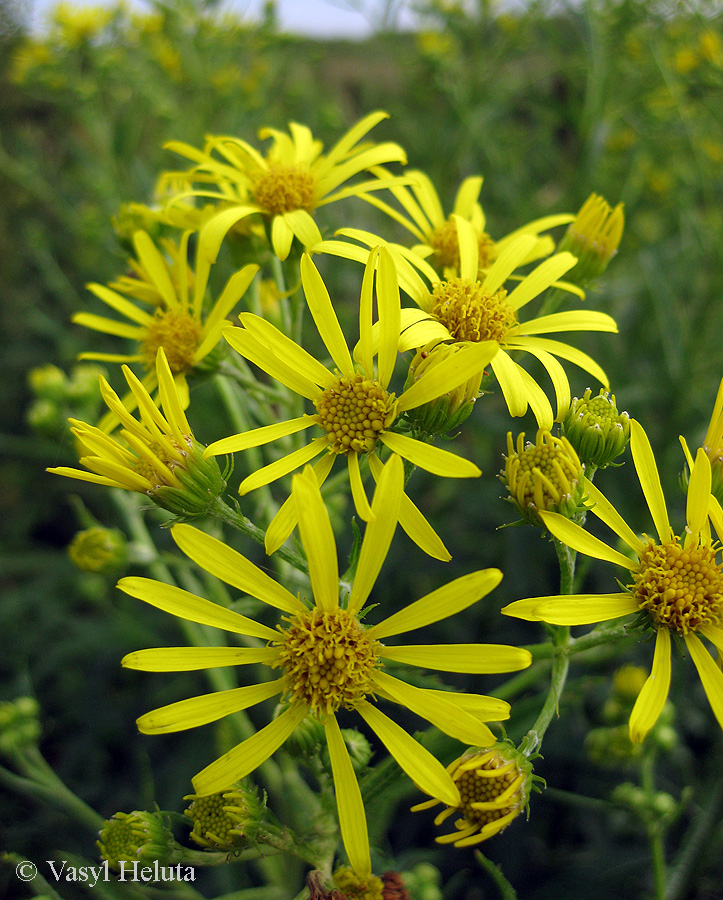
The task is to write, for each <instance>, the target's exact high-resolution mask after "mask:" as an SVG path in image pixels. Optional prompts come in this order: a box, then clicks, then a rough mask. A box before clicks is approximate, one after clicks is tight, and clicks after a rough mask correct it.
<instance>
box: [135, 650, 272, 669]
mask: <svg viewBox="0 0 723 900" xmlns="http://www.w3.org/2000/svg"><path fill="white" fill-rule="evenodd" d="M278 656H279V652H278V650H276V649H274V648H273V647H152V648H151V649H149V650H134V651H133V652H132V653H127V654H126V655H125V656H124V657H123V659H122V660H121V665H122V666H124V667H125V668H126V669H138V670H140V671H141V672H195V671H197V670H199V669H217V668H220V667H221V666H247V665H250V664H253V663H264V664H266V665H271V663H272V662H273V661H274V660H276V659H278Z"/></svg>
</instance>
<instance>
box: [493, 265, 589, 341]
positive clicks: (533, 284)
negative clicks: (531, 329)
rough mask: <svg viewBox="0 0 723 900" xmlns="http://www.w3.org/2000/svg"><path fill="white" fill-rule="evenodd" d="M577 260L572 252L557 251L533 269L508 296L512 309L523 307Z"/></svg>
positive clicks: (568, 269)
mask: <svg viewBox="0 0 723 900" xmlns="http://www.w3.org/2000/svg"><path fill="white" fill-rule="evenodd" d="M576 262H577V259H575V257H574V256H573V255H572V254H571V253H556V254H555V255H554V256H551V257H550V258H549V259H546V260H545V261H544V262H543V263H541V264H540V265H539V266H537V268H536V269H533V270H532V272H530V274H529V275H527V276H526V277H525V278H524V279H523V280H522V281H521V282H520V284H519V285H518V286H517V287H516V288H515V289H514V291H512V293H511V294H510V295H509V296H508V298H507V302H508V303H509V304H510V306H511V307H512V309H521V308H522V307H523V306H524V305H525V304H526V303H529V302H530V300H533V299H534V298H535V297H537V296H538V294H541V293H542V292H543V291H546V290H547V289H548V288H549V287H550V285H551V284H552V283H553V282H554V281H557V279H558V278H560V277H561V276H562V275H564V274H565V272H569V271H570V269H571V268H572V267H573V266H574V265H575V263H576ZM523 328H524V326H523Z"/></svg>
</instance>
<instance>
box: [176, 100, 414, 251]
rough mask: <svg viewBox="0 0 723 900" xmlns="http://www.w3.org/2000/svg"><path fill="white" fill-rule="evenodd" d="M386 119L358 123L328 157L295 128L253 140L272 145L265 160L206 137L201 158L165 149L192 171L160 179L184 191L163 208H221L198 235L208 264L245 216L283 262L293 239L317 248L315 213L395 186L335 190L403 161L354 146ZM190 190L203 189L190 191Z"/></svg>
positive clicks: (188, 149) (229, 141)
mask: <svg viewBox="0 0 723 900" xmlns="http://www.w3.org/2000/svg"><path fill="white" fill-rule="evenodd" d="M386 118H387V114H386V113H384V112H374V113H370V114H369V115H368V116H365V117H364V118H363V119H362V120H361V121H359V122H357V124H356V125H354V126H353V128H351V129H349V131H347V133H346V134H345V135H344V136H343V137H342V138H341V139H340V140H339V141H338V142H337V143H336V144H335V145H334V146H333V147H332V148H331V150H330V151H329V152H328V153H327V154H323V153H322V149H323V144H322V143H321V141H319V140H315V139H314V137H313V135H312V133H311V131H310V130H309V128H307V127H306V126H305V125H300V124H298V123H297V122H291V123H290V124H289V131H290V134H285V133H284V132H281V131H277V130H276V129H274V128H263V129H262V130H261V131H260V132H259V137H260V138H261V139H262V140H264V139H266V138H272V139H273V145H272V147H271V149H270V150H269V151H268V153H267V154H266V156H263V155H262V154H261V153H259V151H258V150H256V149H255V148H254V147H252V146H251V145H250V144H248V143H247V142H246V141H242V140H241V139H240V138H235V137H210V138H208V139H207V141H206V144H205V146H204V148H203V150H198V149H197V148H196V147H192V146H190V145H189V144H184V143H181V142H179V141H171V142H170V143H169V144H167V145H166V147H167V149H169V150H173V151H175V152H176V153H179V154H180V155H181V156H185V157H187V158H188V159H191V160H193V161H194V162H195V163H196V165H195V166H194V167H193V168H192V169H190V170H189V171H188V172H171V173H168V174H167V175H166V178H171V179H175V180H179V179H181V180H184V181H185V182H186V183H187V185H188V187H187V188H186V189H185V190H182V191H181V192H180V193H178V194H177V195H176V197H175V198H172V199H171V200H170V206H173V205H174V203H176V202H177V201H179V200H183V199H185V198H187V197H191V196H193V197H210V198H213V199H214V200H216V201H217V202H218V203H219V206H222V207H224V208H223V209H222V210H221V211H220V212H219V214H218V215H217V216H216V217H215V218H214V219H213V220H212V221H211V222H209V223H208V224H207V225H206V226H205V227H204V234H205V235H206V237H207V238H208V240H209V251H208V252H209V254H210V256H211V258H212V259H215V258H216V254H217V253H218V250H219V248H220V246H221V242H222V241H223V239H224V237H225V235H226V234H227V232H228V231H229V230H230V229H231V228H233V227H234V226H236V225H237V224H238V223H239V222H241V221H242V220H244V219H247V218H248V217H250V216H261V217H262V218H263V219H264V220H265V221H266V222H268V223H269V226H270V229H271V243H272V245H273V248H274V253H276V255H277V256H278V257H279V259H286V257H287V256H288V255H289V251H290V249H291V244H292V242H293V240H294V237H295V236H296V237H297V238H298V239H299V240H300V241H301V243H302V244H303V245H304V247H307V248H311V247H313V246H314V245H315V244H317V243H319V241H321V233H320V232H319V228H318V226H317V224H316V222H315V221H314V217H313V213H314V211H315V210H316V209H318V208H319V207H321V206H326V205H328V204H329V203H334V202H336V201H337V200H344V199H345V198H347V197H354V196H357V195H359V194H364V193H366V192H367V191H374V190H380V189H381V188H384V187H388V186H389V185H390V184H396V183H397V182H398V181H399V179H398V178H393V177H389V178H377V177H375V178H373V179H371V180H367V181H363V182H361V183H359V184H354V185H351V186H347V187H342V185H343V184H344V183H345V182H347V181H349V179H350V178H353V177H354V176H355V175H359V174H360V173H361V172H364V171H368V170H369V169H371V168H373V167H374V166H377V165H380V164H382V163H387V162H402V163H404V162H405V161H406V154H405V153H404V151H403V150H402V148H401V147H399V145H398V144H393V143H383V144H371V145H370V144H359V141H360V140H361V139H362V138H363V137H364V136H365V135H366V134H367V132H369V131H370V130H371V129H372V128H373V127H374V126H375V125H377V124H378V123H379V122H381V121H382V120H383V119H386ZM197 184H198V185H202V186H201V187H195V185H197ZM204 185H208V187H205V186H204Z"/></svg>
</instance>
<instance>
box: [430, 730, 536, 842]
mask: <svg viewBox="0 0 723 900" xmlns="http://www.w3.org/2000/svg"><path fill="white" fill-rule="evenodd" d="M447 771H448V772H449V773H450V775H451V776H452V780H453V781H454V783H455V784H456V785H457V787H458V788H459V795H460V802H459V803H458V804H457V805H456V806H454V805H453V806H450V805H447V808H446V809H443V810H442V812H441V813H439V815H438V816H437V817H436V818H435V820H434V824H435V825H441V824H442V822H444V821H446V820H447V819H448V818H449V817H450V816H453V815H454V814H455V813H456V814H457V815H458V816H459V818H458V819H456V821H455V823H454V827H455V828H456V829H457V830H456V831H453V832H452V833H451V834H445V835H442V836H441V837H438V838H436V841H437V843H439V844H454V846H455V847H469V846H472V845H473V844H481V843H482V841H486V840H488V839H489V838H491V837H494V835H496V834H499V833H500V831H504V829H505V828H507V826H508V825H509V824H510V822H511V821H512V820H513V819H514V818H516V817H517V816H518V815H519V814H520V813H521V812H523V811H524V810H525V809H526V808H527V804H528V802H529V799H530V792H531V790H532V788H533V780H534V779H535V778H537V776H535V775H533V774H532V764H531V763H530V761H529V759H527V758H526V757H525V756H524V755H523V754H522V753H519V752H518V751H517V750H516V749H515V748H514V747H513V746H512V745H511V744H510V743H508V742H501V743H498V744H495V745H494V746H493V747H486V748H483V749H479V748H476V747H472V748H470V749H469V750H467V751H466V752H465V753H464V754H463V755H462V756H460V757H459V758H458V759H456V760H455V761H454V762H453V763H451V765H449V766H448V767H447ZM538 780H539V779H538ZM440 802H444V801H441V800H437V799H435V800H427V801H425V802H424V803H419V804H417V806H413V807H412V811H413V812H418V811H420V810H423V809H431V808H432V807H433V806H436V805H437V804H438V803H440Z"/></svg>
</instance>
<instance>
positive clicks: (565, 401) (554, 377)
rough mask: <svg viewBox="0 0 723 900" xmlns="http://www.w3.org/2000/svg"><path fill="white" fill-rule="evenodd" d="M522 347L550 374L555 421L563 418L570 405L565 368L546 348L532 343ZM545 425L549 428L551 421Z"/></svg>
mask: <svg viewBox="0 0 723 900" xmlns="http://www.w3.org/2000/svg"><path fill="white" fill-rule="evenodd" d="M523 349H525V350H527V352H528V353H531V354H532V355H533V356H536V357H537V359H539V360H540V362H541V363H542V365H543V366H544V367H545V369H546V370H547V374H548V375H549V376H550V380H551V381H552V386H553V387H554V389H555V397H556V399H557V410H556V412H555V421H557V422H559V421H560V420H561V419H563V418H564V416H565V414H566V413H567V410H568V409H569V407H570V382H569V381H568V380H567V375H566V374H565V370H564V369H563V368H562V366H561V365H560V363H559V362H558V361H557V360H556V359H555V357H554V356H553V355H552V354H551V353H548V352H547V350H541V349H540V348H539V347H535V346H534V345H531V346H529V347H523ZM545 401H546V403H547V402H548V401H547V398H545ZM543 407H544V405H543ZM545 412H546V410H545ZM541 427H542V426H541ZM547 427H548V428H551V427H552V422H550V424H549V425H547Z"/></svg>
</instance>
